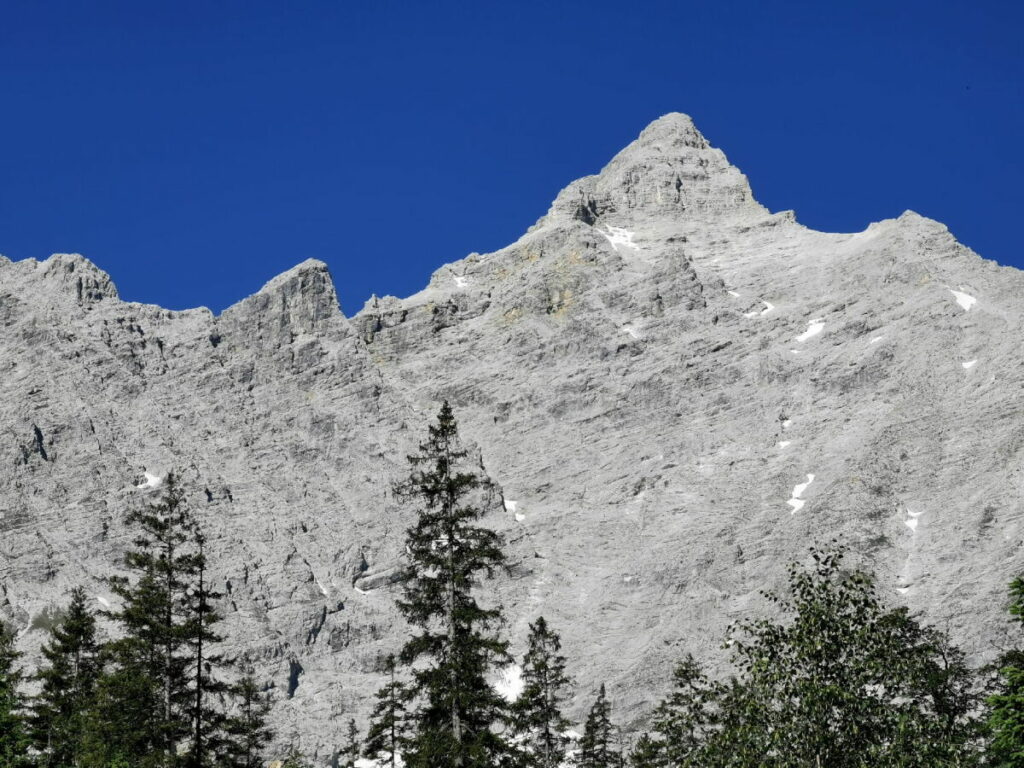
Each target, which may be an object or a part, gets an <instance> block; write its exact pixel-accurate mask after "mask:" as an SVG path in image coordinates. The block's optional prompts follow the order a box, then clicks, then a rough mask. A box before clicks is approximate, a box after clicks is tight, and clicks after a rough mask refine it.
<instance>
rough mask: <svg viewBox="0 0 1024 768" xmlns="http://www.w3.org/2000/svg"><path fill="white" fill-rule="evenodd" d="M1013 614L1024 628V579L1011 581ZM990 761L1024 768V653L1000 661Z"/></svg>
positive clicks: (992, 701)
mask: <svg viewBox="0 0 1024 768" xmlns="http://www.w3.org/2000/svg"><path fill="white" fill-rule="evenodd" d="M1009 613H1010V615H1011V616H1012V617H1013V620H1014V622H1015V623H1017V624H1019V625H1021V626H1024V577H1020V576H1018V577H1017V578H1015V579H1014V580H1013V581H1012V582H1010V607H1009ZM987 704H988V713H987V721H988V729H989V733H990V734H991V736H990V739H991V740H990V743H989V748H988V752H989V755H988V756H989V760H990V763H991V764H992V765H993V766H998V768H1024V651H1022V650H1021V649H1019V648H1015V649H1013V650H1011V651H1008V652H1006V653H1004V654H1003V656H1002V657H1001V659H1000V662H999V674H998V678H997V681H996V692H995V693H994V694H993V695H991V696H990V697H989V698H988V700H987Z"/></svg>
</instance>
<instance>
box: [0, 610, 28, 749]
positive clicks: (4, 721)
mask: <svg viewBox="0 0 1024 768" xmlns="http://www.w3.org/2000/svg"><path fill="white" fill-rule="evenodd" d="M20 655H21V654H19V653H18V651H17V650H16V649H15V647H14V633H13V632H12V631H11V630H10V628H9V627H7V626H6V625H5V624H4V623H3V622H0V768H23V767H24V766H28V765H29V763H28V758H27V757H26V755H27V750H28V745H29V739H28V733H27V729H26V727H25V701H24V699H23V697H22V694H21V691H20V686H21V683H22V678H23V676H22V672H21V670H20V669H19V668H18V667H17V666H16V665H17V663H18V658H19V657H20Z"/></svg>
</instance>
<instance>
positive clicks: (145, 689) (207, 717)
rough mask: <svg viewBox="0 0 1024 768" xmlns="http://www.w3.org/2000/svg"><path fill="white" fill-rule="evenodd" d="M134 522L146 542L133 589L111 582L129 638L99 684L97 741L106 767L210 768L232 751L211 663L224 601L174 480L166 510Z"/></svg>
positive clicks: (150, 509) (122, 581) (135, 514)
mask: <svg viewBox="0 0 1024 768" xmlns="http://www.w3.org/2000/svg"><path fill="white" fill-rule="evenodd" d="M127 520H128V522H129V523H134V524H136V525H137V526H138V527H139V528H140V530H141V532H140V534H139V535H138V536H137V537H136V538H135V540H134V541H133V549H131V550H129V551H128V552H127V553H126V555H125V565H126V566H127V567H128V569H129V570H130V571H131V572H132V573H133V574H134V579H130V578H128V577H123V576H119V577H114V578H112V579H111V580H110V584H111V589H112V590H113V592H114V593H115V594H116V595H117V596H118V597H119V598H120V601H121V607H120V609H119V610H117V611H115V612H112V613H111V614H110V616H111V618H112V619H114V620H115V621H116V622H118V623H119V624H120V626H121V630H122V633H123V636H122V637H121V638H120V639H118V640H117V641H115V642H113V643H111V644H110V646H109V659H110V662H109V664H108V665H107V670H106V672H105V674H104V677H103V679H102V680H101V681H100V686H99V694H100V695H99V696H98V698H97V707H98V711H97V722H96V723H95V725H96V731H97V733H98V734H101V733H105V735H104V736H102V737H100V736H97V738H96V739H95V740H94V743H95V745H96V747H97V748H98V749H99V750H100V752H99V754H100V757H99V758H97V759H107V758H103V757H102V755H103V754H106V755H107V757H108V758H109V757H110V756H117V757H118V758H119V759H125V760H128V761H129V762H133V763H136V764H138V765H140V766H161V767H162V766H179V765H181V766H187V768H205V766H207V765H209V764H211V763H212V762H213V761H214V759H215V758H216V757H217V756H218V755H219V754H221V753H222V752H224V751H226V749H227V745H226V744H225V743H224V741H223V738H222V737H223V726H224V717H223V715H222V714H221V711H220V709H219V707H217V706H215V705H216V704H219V702H218V701H216V700H215V697H219V696H221V695H223V694H224V692H225V688H224V686H223V684H222V683H220V682H218V681H217V680H216V679H215V677H214V675H213V674H212V673H213V670H214V669H215V667H216V665H217V663H218V659H217V657H216V656H214V655H212V654H211V653H210V646H211V644H213V643H216V642H217V641H219V640H220V638H219V637H218V636H217V634H216V633H215V632H214V630H213V625H214V624H215V623H216V622H217V621H219V620H220V617H219V616H218V614H217V613H216V611H215V610H214V608H213V601H214V600H216V599H217V598H218V597H219V595H218V594H217V593H215V592H213V591H212V590H211V589H210V588H209V585H208V581H207V576H206V559H205V552H204V544H205V540H204V538H203V536H202V534H201V532H200V531H199V530H198V527H197V526H196V525H195V523H194V521H193V520H192V517H191V515H190V514H189V511H188V506H187V504H186V502H185V497H184V493H183V491H182V489H181V487H180V486H179V484H178V481H177V478H176V477H175V476H174V475H173V474H168V475H167V478H166V479H165V481H164V492H163V494H162V496H161V498H160V500H159V501H158V502H156V503H153V504H150V505H148V506H146V507H145V508H143V509H139V510H134V511H132V512H131V513H130V514H129V515H128V516H127ZM126 718H129V720H128V721H127V722H126V721H125V719H126Z"/></svg>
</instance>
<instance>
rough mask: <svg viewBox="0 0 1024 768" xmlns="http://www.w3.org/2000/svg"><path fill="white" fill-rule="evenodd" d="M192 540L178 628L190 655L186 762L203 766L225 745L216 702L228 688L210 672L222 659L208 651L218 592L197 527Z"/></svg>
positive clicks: (193, 766)
mask: <svg viewBox="0 0 1024 768" xmlns="http://www.w3.org/2000/svg"><path fill="white" fill-rule="evenodd" d="M192 543H193V544H194V546H195V552H194V554H193V555H192V558H191V560H190V561H189V562H188V563H187V565H188V566H189V570H190V575H191V576H192V584H191V586H189V587H188V588H187V589H186V590H185V596H184V599H183V614H184V617H185V620H184V622H183V624H182V632H183V634H184V636H185V638H186V640H187V644H188V647H189V649H190V655H191V670H190V674H189V678H190V679H189V682H188V687H189V688H190V697H189V706H188V710H189V721H190V726H191V734H190V737H189V741H190V742H191V743H190V750H189V759H188V761H187V766H188V768H205V766H207V765H208V764H210V762H211V760H212V759H213V758H214V756H216V755H218V754H221V753H223V752H225V750H227V749H228V744H227V742H226V741H225V735H226V734H225V730H224V729H225V724H226V716H225V715H224V712H223V710H222V708H221V707H220V706H219V703H220V699H222V698H223V696H224V695H225V694H226V693H227V692H228V686H227V684H226V683H224V682H222V681H220V680H219V679H217V677H215V676H214V674H213V672H214V670H215V669H217V668H218V667H219V666H221V664H222V661H221V658H220V656H218V655H215V654H214V653H212V646H213V645H214V644H216V643H219V642H221V640H222V639H223V638H222V637H221V636H220V635H218V634H217V633H216V631H215V630H214V629H213V627H214V625H215V624H217V623H218V622H219V621H220V620H221V617H220V614H218V613H217V611H216V609H215V608H214V605H213V603H214V601H216V600H219V599H220V598H221V597H222V595H221V594H220V593H219V592H215V591H214V590H212V589H211V588H210V585H209V579H208V578H207V563H206V550H205V546H206V537H205V536H204V535H203V533H202V532H201V531H200V530H198V528H195V529H194V530H193V532H192Z"/></svg>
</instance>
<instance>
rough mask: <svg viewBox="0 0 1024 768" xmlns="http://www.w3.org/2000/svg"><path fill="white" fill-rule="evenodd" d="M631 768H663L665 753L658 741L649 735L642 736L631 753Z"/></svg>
mask: <svg viewBox="0 0 1024 768" xmlns="http://www.w3.org/2000/svg"><path fill="white" fill-rule="evenodd" d="M629 765H630V768H662V766H664V765H665V752H664V749H663V746H662V744H661V743H659V742H658V741H655V740H654V739H652V738H651V735H650V734H649V733H643V734H641V736H640V738H639V739H637V742H636V744H634V745H633V749H632V750H631V751H630V753H629Z"/></svg>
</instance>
